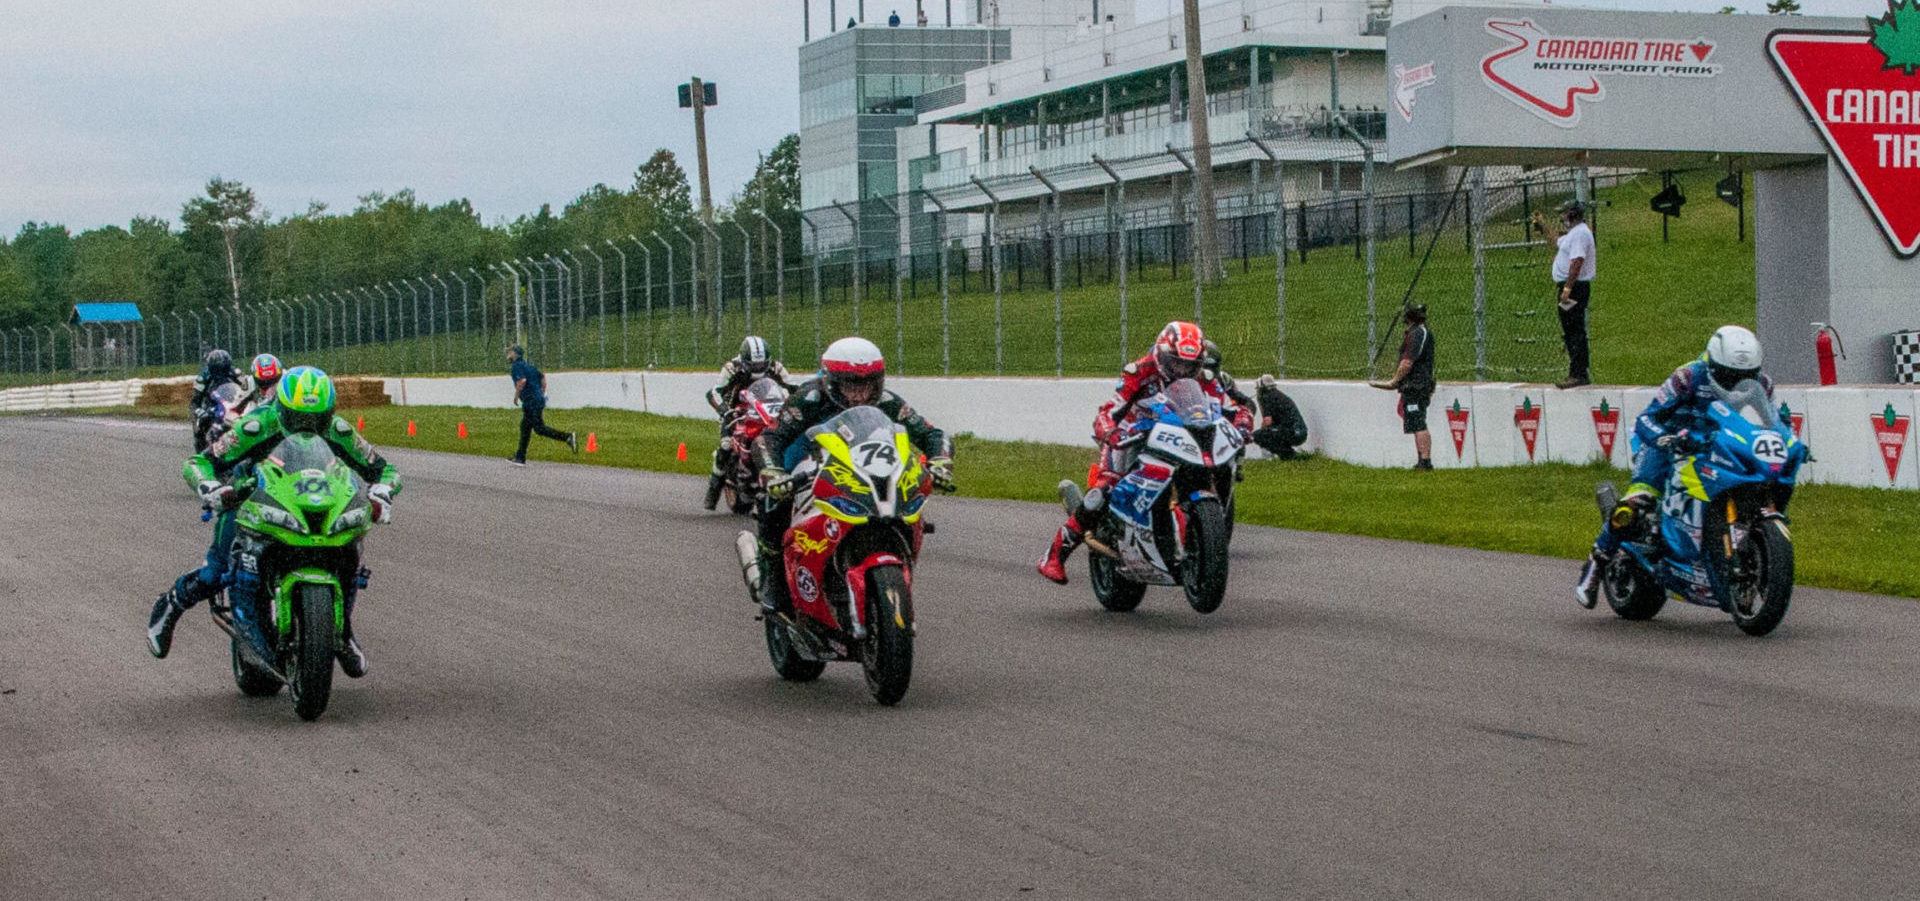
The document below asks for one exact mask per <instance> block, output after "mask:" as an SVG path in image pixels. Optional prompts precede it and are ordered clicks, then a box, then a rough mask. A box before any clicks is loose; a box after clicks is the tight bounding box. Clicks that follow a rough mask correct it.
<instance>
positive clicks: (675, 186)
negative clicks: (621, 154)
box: [633, 147, 693, 228]
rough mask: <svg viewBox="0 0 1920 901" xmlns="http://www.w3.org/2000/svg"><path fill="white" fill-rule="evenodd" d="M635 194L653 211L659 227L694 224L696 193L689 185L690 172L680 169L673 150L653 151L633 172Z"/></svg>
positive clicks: (683, 226) (656, 224)
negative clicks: (688, 175) (694, 199)
mask: <svg viewBox="0 0 1920 901" xmlns="http://www.w3.org/2000/svg"><path fill="white" fill-rule="evenodd" d="M633 193H634V195H635V196H636V197H638V198H639V199H640V201H641V202H642V203H643V204H645V205H646V207H647V208H648V209H650V210H652V211H653V215H654V218H655V226H656V227H658V228H671V227H673V226H676V225H677V226H680V227H682V228H685V227H687V226H688V225H690V224H691V223H692V221H693V193H692V191H691V189H690V188H689V187H688V184H687V170H685V169H682V168H680V161H679V160H677V159H675V158H674V156H673V151H671V150H668V149H666V148H664V147H662V148H661V149H659V150H655V151H654V152H653V156H651V157H649V158H648V159H647V161H646V162H644V163H642V164H640V168H639V169H637V170H635V171H634V173H633Z"/></svg>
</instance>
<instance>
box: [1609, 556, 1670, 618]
mask: <svg viewBox="0 0 1920 901" xmlns="http://www.w3.org/2000/svg"><path fill="white" fill-rule="evenodd" d="M1601 582H1602V585H1603V586H1604V588H1605V590H1606V595H1607V606H1609V607H1612V608H1613V612H1614V613H1616V614H1618V615H1619V616H1620V618H1621V619H1626V620H1636V621H1638V620H1646V619H1652V618H1653V617H1654V615H1655V614H1657V613H1659V612H1660V608H1662V607H1665V606H1666V605H1667V592H1666V589H1664V588H1661V587H1660V583H1659V582H1657V581H1655V580H1654V577H1653V574H1652V573H1650V572H1647V571H1646V570H1644V569H1641V568H1640V564H1638V563H1635V562H1634V561H1633V559H1632V558H1630V557H1621V558H1618V559H1615V560H1613V561H1612V562H1611V563H1609V564H1608V566H1607V572H1606V577H1605V578H1604V579H1602V580H1601Z"/></svg>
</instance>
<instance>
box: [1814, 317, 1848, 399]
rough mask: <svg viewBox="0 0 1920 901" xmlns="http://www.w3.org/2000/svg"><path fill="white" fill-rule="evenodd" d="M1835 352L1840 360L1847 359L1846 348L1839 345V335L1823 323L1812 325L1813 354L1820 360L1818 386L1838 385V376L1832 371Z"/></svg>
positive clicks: (1831, 327)
mask: <svg viewBox="0 0 1920 901" xmlns="http://www.w3.org/2000/svg"><path fill="white" fill-rule="evenodd" d="M1835 351H1838V352H1839V354H1840V359H1842V360H1844V359H1846V358H1847V348H1846V345H1844V344H1841V343H1840V333H1839V332H1837V331H1834V328H1833V326H1831V325H1828V324H1826V323H1824V322H1816V323H1814V324H1813V352H1814V355H1815V356H1817V357H1819V358H1820V384H1822V385H1833V384H1838V383H1839V381H1840V376H1839V374H1838V373H1837V372H1835V370H1834V363H1833V360H1834V352H1835Z"/></svg>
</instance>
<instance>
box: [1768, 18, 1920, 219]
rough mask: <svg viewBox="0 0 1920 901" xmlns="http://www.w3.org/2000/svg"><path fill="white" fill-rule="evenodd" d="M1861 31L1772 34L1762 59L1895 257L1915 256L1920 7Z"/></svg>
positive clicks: (1919, 201)
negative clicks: (1785, 87)
mask: <svg viewBox="0 0 1920 901" xmlns="http://www.w3.org/2000/svg"><path fill="white" fill-rule="evenodd" d="M1867 23H1868V26H1869V27H1868V29H1867V31H1865V32H1834V31H1826V32H1775V33H1774V34H1773V35H1772V36H1771V37H1769V38H1768V39H1767V53H1768V55H1770V56H1771V57H1773V64H1774V67H1775V68H1776V69H1778V70H1779V71H1780V75H1781V77H1782V78H1784V79H1786V82H1787V85H1788V86H1789V87H1791V88H1792V89H1793V93H1794V96H1796V97H1798V98H1800V105H1801V106H1802V107H1803V108H1805V109H1806V111H1807V117H1808V118H1809V119H1812V120H1813V124H1814V127H1815V128H1816V129H1818V130H1819V132H1820V137H1821V138H1822V139H1823V140H1825V141H1826V143H1827V149H1828V150H1831V151H1832V152H1833V156H1834V158H1835V159H1837V160H1839V161H1840V167H1841V168H1842V169H1844V170H1846V173H1847V178H1848V180H1850V181H1852V182H1853V188H1854V190H1855V191H1857V192H1859V194H1860V199H1861V200H1862V201H1863V202H1865V203H1866V205H1867V209H1868V210H1870V211H1872V212H1873V218H1874V219H1875V220H1876V221H1878V222H1879V223H1880V230H1881V232H1883V233H1884V234H1885V235H1886V236H1887V241H1888V242H1889V243H1891V244H1892V245H1893V249H1894V252H1895V253H1897V254H1899V255H1900V256H1902V257H1911V256H1913V255H1914V253H1915V252H1916V251H1920V190H1917V189H1920V75H1917V74H1916V72H1920V5H1916V4H1915V2H1914V0H1902V2H1900V3H1898V4H1895V3H1893V2H1892V0H1889V2H1888V5H1887V14H1886V15H1885V16H1882V17H1881V18H1879V19H1868V20H1867Z"/></svg>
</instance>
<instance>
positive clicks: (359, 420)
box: [353, 416, 367, 432]
mask: <svg viewBox="0 0 1920 901" xmlns="http://www.w3.org/2000/svg"><path fill="white" fill-rule="evenodd" d="M353 427H354V428H355V429H357V430H359V431H362V432H364V431H366V430H367V418H366V417H365V416H358V417H355V418H354V420H353Z"/></svg>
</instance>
